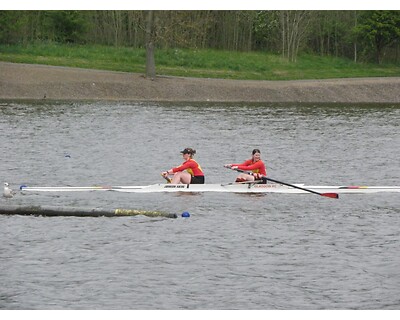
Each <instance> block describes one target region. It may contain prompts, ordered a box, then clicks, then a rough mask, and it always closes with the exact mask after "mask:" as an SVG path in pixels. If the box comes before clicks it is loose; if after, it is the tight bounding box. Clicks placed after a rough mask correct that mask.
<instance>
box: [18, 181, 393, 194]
mask: <svg viewBox="0 0 400 320" xmlns="http://www.w3.org/2000/svg"><path fill="white" fill-rule="evenodd" d="M295 186H298V187H301V188H303V189H308V190H312V191H315V192H319V193H337V194H351V193H355V194H365V193H377V192H400V186H306V185H304V184H295ZM20 189H21V191H22V192H85V191H113V192H123V193H157V192H230V193H288V194H305V193H309V192H308V191H305V190H301V189H297V188H293V187H290V186H285V185H280V184H255V183H240V184H239V183H229V184H153V185H148V186H94V187H26V186H21V187H20Z"/></svg>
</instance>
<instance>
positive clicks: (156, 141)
mask: <svg viewBox="0 0 400 320" xmlns="http://www.w3.org/2000/svg"><path fill="white" fill-rule="evenodd" d="M399 129H400V106H373V105H371V106H351V105H341V106H332V105H318V106H312V105H309V106H296V105H253V106H251V105H235V104H229V105H224V104H216V105H199V104H180V105H174V104H164V105H162V104H157V105H155V104H117V103H109V104H107V103H92V104H75V103H65V104H63V103H58V104H28V103H27V104H21V103H1V105H0V134H1V145H0V159H1V165H0V177H1V182H2V181H8V182H9V183H10V184H11V186H12V187H13V188H14V189H18V186H19V185H21V184H26V185H31V186H34V185H36V186H48V185H51V186H57V185H58V186H64V185H71V186H90V185H94V184H106V185H135V184H137V185H146V184H151V183H158V182H160V183H161V182H162V178H161V177H160V172H161V171H163V170H166V169H169V168H170V167H172V166H174V165H177V164H179V163H181V155H180V154H179V151H180V150H182V148H184V147H188V146H190V147H193V148H195V149H197V155H196V158H197V160H198V161H199V162H200V164H201V165H202V167H203V169H204V171H205V173H206V181H207V182H208V183H218V182H231V181H233V180H234V178H235V173H234V172H232V171H229V170H227V169H224V168H223V165H224V164H225V163H230V162H238V161H242V160H244V159H246V158H248V156H249V155H250V153H251V150H252V149H253V148H260V149H261V151H262V156H263V159H264V160H265V161H266V163H267V166H268V171H269V175H270V177H271V178H275V179H278V180H282V181H286V182H289V183H306V184H343V185H347V184H348V185H356V184H369V185H399V184H400V170H399V164H400V161H399V154H400V130H399ZM0 205H57V206H76V207H100V208H117V207H122V208H137V209H147V210H163V211H168V212H173V213H177V214H178V215H179V216H180V214H181V213H182V212H183V211H189V212H190V213H191V217H190V218H181V217H179V218H178V219H167V218H156V219H154V218H148V217H144V216H138V217H119V218H75V217H57V218H46V217H24V216H0V224H1V232H0V262H1V269H2V271H1V272H0V283H1V286H0V309H398V308H399V307H400V268H399V264H400V255H399V249H400V238H399V237H400V228H399V226H400V197H399V194H372V195H342V196H341V198H340V199H339V200H335V199H330V198H325V197H319V196H316V195H312V194H310V195H308V194H307V195H280V194H271V195H261V196H260V195H240V194H217V193H216V194H213V193H205V194H119V193H111V192H110V193H107V192H105V193H96V192H93V193H70V194H68V193H64V194H27V195H22V194H17V195H16V196H15V197H14V198H12V199H5V198H3V197H1V199H0Z"/></svg>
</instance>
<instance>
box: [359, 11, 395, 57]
mask: <svg viewBox="0 0 400 320" xmlns="http://www.w3.org/2000/svg"><path fill="white" fill-rule="evenodd" d="M356 30H357V33H358V34H359V35H360V36H361V37H362V38H364V39H365V40H366V41H367V42H369V44H371V45H373V46H374V47H375V58H376V62H377V63H378V64H381V62H382V58H383V53H384V49H385V48H386V47H388V46H390V45H392V44H393V43H394V42H395V41H396V40H399V39H400V11H366V12H365V13H364V14H362V15H361V17H360V18H359V21H358V25H357V27H356Z"/></svg>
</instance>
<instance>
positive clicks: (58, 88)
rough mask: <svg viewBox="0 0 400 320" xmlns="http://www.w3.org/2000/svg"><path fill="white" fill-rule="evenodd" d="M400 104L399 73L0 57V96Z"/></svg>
mask: <svg viewBox="0 0 400 320" xmlns="http://www.w3.org/2000/svg"><path fill="white" fill-rule="evenodd" d="M44 98H46V99H52V100H119V101H188V102H191V101H216V102H218V101H221V102H241V101H244V102H352V103H356V102H377V103H382V102H385V103H400V77H392V78H357V79H333V80H300V81H250V80H222V79H199V78H182V77H163V76H159V77H157V78H156V79H155V80H154V81H152V80H149V79H145V78H144V77H143V76H142V75H140V74H136V73H125V72H110V71H100V70H89V69H78V68H66V67H53V66H45V65H31V64H16V63H8V62H0V99H44Z"/></svg>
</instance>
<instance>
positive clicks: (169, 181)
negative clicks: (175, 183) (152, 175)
mask: <svg viewBox="0 0 400 320" xmlns="http://www.w3.org/2000/svg"><path fill="white" fill-rule="evenodd" d="M161 177H163V178H164V179H165V180H167V182H168V183H171V182H172V179H171V178H170V177H168V176H164V175H163V174H161Z"/></svg>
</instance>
